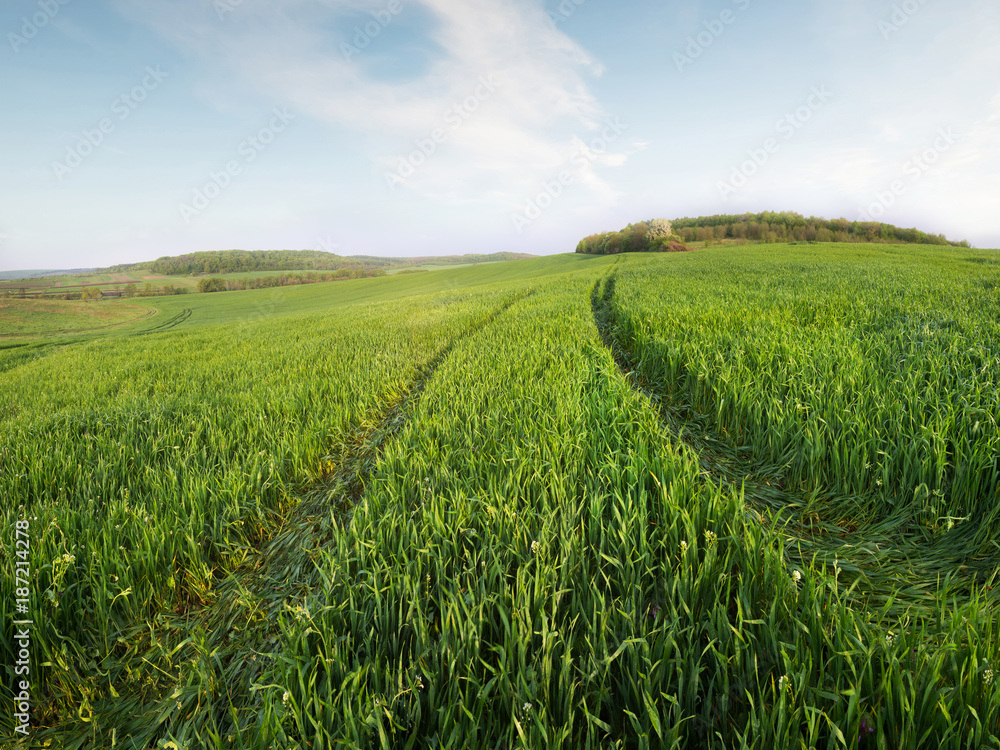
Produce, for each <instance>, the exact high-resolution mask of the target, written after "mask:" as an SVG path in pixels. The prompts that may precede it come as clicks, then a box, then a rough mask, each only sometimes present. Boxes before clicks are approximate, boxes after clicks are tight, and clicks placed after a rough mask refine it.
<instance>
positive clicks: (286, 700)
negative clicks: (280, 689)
mask: <svg viewBox="0 0 1000 750" xmlns="http://www.w3.org/2000/svg"><path fill="white" fill-rule="evenodd" d="M281 702H282V703H288V691H287V690H286V691H285V694H284V695H283V696H281Z"/></svg>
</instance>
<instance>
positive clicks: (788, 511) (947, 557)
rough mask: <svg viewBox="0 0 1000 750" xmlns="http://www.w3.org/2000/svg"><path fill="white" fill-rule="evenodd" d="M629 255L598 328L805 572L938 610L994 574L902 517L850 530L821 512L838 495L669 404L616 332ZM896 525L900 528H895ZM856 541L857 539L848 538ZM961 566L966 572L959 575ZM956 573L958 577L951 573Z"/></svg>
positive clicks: (605, 290) (600, 300) (594, 298)
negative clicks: (816, 567)
mask: <svg viewBox="0 0 1000 750" xmlns="http://www.w3.org/2000/svg"><path fill="white" fill-rule="evenodd" d="M621 260H622V258H617V259H616V261H615V263H614V265H612V267H611V268H610V269H609V270H608V271H607V272H606V273H605V274H604V276H602V277H601V278H600V279H598V280H597V282H596V283H595V284H594V288H593V291H592V293H591V298H590V301H591V310H592V312H593V315H594V323H595V325H596V326H597V331H598V333H599V335H600V337H601V341H602V342H603V343H604V346H605V348H607V349H608V351H609V353H610V354H611V356H612V357H613V358H614V361H615V364H616V365H617V367H618V370H619V372H620V374H621V375H622V377H624V378H625V379H626V380H627V382H628V384H629V386H630V387H631V388H632V389H633V390H634V391H636V392H637V393H640V394H641V395H642V396H644V397H645V398H646V399H647V400H648V401H649V404H650V406H652V407H653V409H654V410H655V411H656V412H657V414H658V415H659V417H660V423H661V424H662V425H663V427H664V428H665V430H666V431H667V433H668V434H669V435H670V437H671V439H672V440H674V441H675V442H678V443H682V444H684V445H685V446H687V447H688V448H689V449H690V450H691V451H692V453H693V455H694V456H695V457H696V460H697V461H698V463H699V467H700V469H701V471H700V474H701V476H702V477H703V479H704V480H705V481H707V482H712V483H714V484H715V485H716V486H718V487H720V488H724V489H730V490H732V491H736V492H742V493H743V496H744V498H745V500H746V514H747V516H748V520H749V521H751V522H752V523H755V524H757V525H763V524H776V526H777V527H778V528H780V529H781V530H782V534H783V535H784V537H785V539H786V542H787V543H786V547H785V554H786V557H788V558H789V562H790V563H792V565H794V566H795V567H798V568H801V569H802V570H805V569H806V568H808V567H809V565H810V564H811V563H812V562H813V560H815V561H816V562H817V563H819V564H821V565H823V566H824V567H826V568H827V569H828V571H830V572H831V573H836V574H837V580H838V582H839V583H840V586H841V589H842V591H852V590H854V589H855V588H856V592H855V593H854V598H855V599H857V600H860V601H862V602H863V603H864V604H866V605H868V606H877V605H879V604H882V603H885V602H886V601H888V600H889V599H890V597H892V598H893V600H894V601H896V602H899V604H898V605H895V604H894V608H895V609H897V610H903V609H906V608H907V606H908V605H916V606H918V607H921V608H923V609H924V611H925V612H932V611H933V608H934V606H935V603H936V594H937V592H938V591H939V590H943V589H947V590H949V592H950V593H955V594H958V595H959V596H962V595H963V594H967V593H968V588H969V584H972V583H975V582H976V580H977V577H978V578H981V579H985V578H988V577H989V575H990V574H991V573H992V571H993V570H994V569H995V568H996V565H997V561H996V560H986V561H977V562H978V564H977V565H975V566H972V565H970V564H969V563H968V562H967V561H966V560H965V558H962V557H957V556H956V547H955V545H954V540H952V543H951V544H950V545H946V544H944V543H942V544H940V545H937V544H933V543H932V544H928V543H927V542H923V541H921V540H913V539H909V538H906V537H905V536H902V535H901V534H900V533H899V531H898V523H894V522H892V521H886V522H880V523H877V524H875V525H873V526H869V527H868V528H861V529H858V528H855V529H845V528H844V527H841V526H837V525H835V524H833V523H830V522H824V521H822V520H821V518H820V513H822V512H823V508H824V504H825V503H827V502H830V501H835V500H837V499H838V498H837V497H836V496H834V495H832V494H825V495H824V494H816V493H813V494H808V493H796V492H794V491H790V490H786V489H784V488H783V487H782V478H781V475H780V470H779V467H769V466H765V465H764V464H762V463H761V462H759V461H755V460H754V459H753V457H752V456H750V455H749V451H746V452H745V453H746V455H741V454H740V453H739V452H737V451H736V450H735V449H734V448H733V447H732V446H731V445H729V444H728V443H727V442H726V441H725V440H723V439H722V438H721V437H720V436H718V435H717V434H715V433H714V432H713V431H712V430H711V429H710V428H709V426H708V424H707V420H705V419H704V417H702V416H701V415H697V414H689V413H687V412H685V411H684V410H682V409H679V408H677V407H675V406H673V405H671V404H669V403H668V402H667V400H666V399H665V398H664V397H663V396H662V395H661V393H660V392H659V391H658V389H657V386H656V384H655V383H651V382H648V381H647V380H645V379H644V378H643V377H642V376H641V375H640V373H639V372H638V367H637V365H636V363H635V362H634V360H633V358H632V355H631V353H630V352H629V351H628V343H627V342H622V341H620V339H619V338H617V337H616V333H617V329H616V326H615V322H614V304H613V300H614V294H615V283H616V275H617V270H618V268H619V267H620V266H619V263H620V262H621ZM893 531H896V533H895V534H893ZM848 539H851V541H848ZM956 571H961V572H962V573H964V576H965V577H964V578H957V577H955V573H956ZM949 576H951V578H949Z"/></svg>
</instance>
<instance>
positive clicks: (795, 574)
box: [792, 570, 802, 586]
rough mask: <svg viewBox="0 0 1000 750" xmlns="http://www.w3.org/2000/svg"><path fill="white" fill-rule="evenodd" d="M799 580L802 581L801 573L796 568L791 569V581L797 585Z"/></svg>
mask: <svg viewBox="0 0 1000 750" xmlns="http://www.w3.org/2000/svg"><path fill="white" fill-rule="evenodd" d="M801 581H802V574H801V573H800V572H799V571H797V570H793V571H792V582H793V583H794V584H795V585H796V586H797V585H798V584H799V582H801Z"/></svg>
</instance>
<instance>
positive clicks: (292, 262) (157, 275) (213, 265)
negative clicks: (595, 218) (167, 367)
mask: <svg viewBox="0 0 1000 750" xmlns="http://www.w3.org/2000/svg"><path fill="white" fill-rule="evenodd" d="M530 257H532V256H528V255H523V254H519V253H490V254H486V255H475V254H469V255H452V256H443V257H437V258H376V257H373V256H367V255H359V256H353V257H350V258H344V257H341V256H339V255H333V254H332V253H323V252H319V251H291V250H276V251H271V250H265V251H255V252H253V253H248V252H246V251H243V250H227V251H222V252H217V253H193V254H191V255H184V256H178V257H176V258H161V259H160V260H158V261H153V262H149V263H132V264H127V265H122V266H114V267H113V268H107V269H101V270H100V271H97V272H94V273H83V274H76V275H73V276H57V275H53V274H47V275H46V276H45V278H29V279H24V278H19V279H17V280H12V281H0V298H3V297H8V298H9V297H16V298H22V299H101V298H102V297H105V298H106V297H127V298H131V297H156V296H169V295H173V294H186V293H187V292H193V291H204V290H203V289H199V285H201V284H202V281H203V276H204V274H209V273H210V274H214V275H215V278H217V279H222V280H224V282H225V285H224V288H223V287H222V286H221V285H220V283H219V282H212V283H213V285H215V286H217V287H218V288H216V289H214V291H227V290H229V291H232V290H243V289H268V288H272V287H278V286H293V285H296V284H313V283H317V282H323V281H343V280H344V279H361V278H370V277H374V276H384V275H386V274H387V273H397V272H399V271H403V270H413V269H416V270H422V269H426V270H437V269H450V268H460V267H463V266H472V265H479V264H483V263H500V262H503V261H509V260H519V259H525V258H530ZM248 267H264V268H271V269H272V270H271V271H266V270H252V271H246V270H240V269H245V268H248ZM206 268H208V269H217V270H209V271H205V270H204V269H206ZM303 268H321V269H332V270H326V271H322V272H316V271H305V272H303V271H300V270H297V269H303ZM224 269H236V270H229V271H227V270H224ZM274 270H281V271H283V272H282V273H278V274H276V273H274ZM167 273H169V274H182V275H171V276H167V275H164V274H167ZM163 281H166V282H167V283H164V284H162V285H161V282H163Z"/></svg>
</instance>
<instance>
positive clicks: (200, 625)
mask: <svg viewBox="0 0 1000 750" xmlns="http://www.w3.org/2000/svg"><path fill="white" fill-rule="evenodd" d="M532 294H534V290H528V291H526V292H522V293H520V294H517V295H515V296H514V297H513V298H512V299H510V300H509V301H508V302H506V303H504V304H502V305H501V306H499V307H498V308H497V309H495V310H494V311H493V312H491V313H489V314H488V315H486V316H485V317H483V318H482V319H481V320H479V321H478V322H476V323H474V324H473V325H471V326H470V327H469V328H468V329H467V330H466V331H464V332H463V333H461V334H460V335H458V336H457V337H455V338H454V339H452V340H451V341H450V342H449V343H448V344H447V345H445V346H444V347H443V348H442V349H441V350H440V351H439V352H438V353H437V354H435V355H434V357H433V358H432V359H431V360H430V361H428V362H427V363H426V364H425V365H423V366H422V367H421V368H420V369H419V370H418V371H417V373H416V376H415V377H414V378H413V380H412V381H411V382H410V383H409V385H408V386H407V388H406V390H405V392H404V393H403V395H402V396H400V397H399V398H398V399H396V400H395V401H394V402H393V403H391V404H388V405H387V406H385V407H384V408H383V409H382V410H381V411H380V412H379V413H378V414H377V415H375V416H374V417H373V420H372V422H370V426H369V427H367V428H366V429H362V430H359V431H358V433H356V434H355V435H353V436H351V437H350V438H349V439H348V440H347V441H346V443H345V445H344V449H343V450H342V451H341V452H340V454H339V456H338V460H337V461H336V462H335V467H334V468H332V469H331V470H330V471H328V472H326V473H325V475H324V476H323V477H322V479H321V480H319V481H315V480H314V481H312V482H311V483H310V485H309V486H307V488H306V489H304V490H303V491H301V493H300V498H301V499H300V500H299V502H298V503H296V504H295V505H294V506H293V507H292V508H291V509H290V510H289V511H288V513H287V516H286V518H285V519H284V521H283V522H282V523H281V525H280V526H279V527H278V529H277V530H276V531H275V532H274V533H273V534H272V535H271V537H270V538H269V539H267V540H266V541H265V542H264V543H263V544H262V545H261V547H260V549H259V550H258V551H256V552H251V553H250V554H249V555H248V556H247V558H246V559H245V560H244V561H243V562H242V563H241V564H240V565H238V566H237V567H236V569H235V570H233V571H231V572H230V574H229V577H228V578H226V579H225V580H223V581H221V582H219V584H218V585H217V587H216V590H215V593H216V597H215V599H214V600H213V601H212V602H210V603H208V604H206V605H204V606H203V607H202V608H200V609H198V610H193V611H191V612H188V613H185V614H184V615H182V616H174V617H173V618H172V619H173V622H172V623H171V625H172V628H173V630H174V631H175V633H174V635H175V637H176V640H177V641H178V643H177V645H176V646H175V647H174V648H173V649H172V650H170V651H169V653H170V654H171V656H172V657H174V658H172V659H171V661H172V662H173V664H175V665H176V664H177V663H179V662H186V663H188V664H189V663H190V662H191V660H192V658H194V659H196V660H198V661H199V664H200V667H201V668H202V669H203V670H204V671H205V672H210V673H211V675H212V677H211V679H210V680H209V682H210V683H211V684H212V685H213V686H214V687H215V690H216V694H215V695H214V696H212V698H211V699H209V702H208V705H207V706H206V705H205V696H204V694H203V693H201V692H190V691H186V690H180V691H175V692H174V693H172V694H169V695H167V696H165V697H164V698H163V699H161V700H154V701H152V702H150V703H146V704H140V705H137V704H136V702H127V705H124V704H125V702H122V703H123V706H122V708H121V709H119V707H118V706H116V707H115V708H114V709H112V710H111V711H109V714H111V713H117V712H118V711H119V710H121V712H122V713H124V714H127V715H128V716H129V717H130V718H132V717H134V716H136V715H138V714H140V713H141V714H145V715H146V716H148V717H149V718H150V721H149V722H148V726H147V727H146V728H145V729H144V730H143V733H142V734H141V735H133V737H132V741H133V742H134V743H137V744H136V746H137V747H147V746H150V745H151V744H152V743H154V742H155V741H156V740H157V739H162V738H163V736H164V734H165V733H166V732H168V731H170V729H171V727H172V726H173V725H174V722H171V720H170V716H171V714H173V713H174V712H175V710H176V713H177V714H179V718H178V719H176V720H175V721H176V723H177V724H178V725H183V724H184V723H185V721H186V718H187V717H190V716H192V715H196V716H198V717H199V718H198V722H199V723H200V724H202V729H204V728H206V727H207V728H212V729H213V731H220V732H222V733H223V736H224V737H225V736H227V735H228V734H233V735H234V736H235V735H239V734H240V733H241V732H242V731H246V730H247V729H248V728H250V727H252V725H253V724H254V722H256V720H257V711H258V709H259V706H260V703H261V699H260V698H259V697H257V695H256V692H255V689H254V686H255V685H256V684H257V683H258V682H259V680H260V679H261V677H262V676H263V675H264V673H265V672H266V670H267V669H269V668H270V666H271V661H272V660H273V659H275V658H277V647H278V645H279V644H280V629H279V625H278V618H279V616H280V615H281V614H282V613H284V612H288V611H289V610H291V611H293V612H294V611H295V609H296V605H295V603H298V606H301V605H302V604H305V603H306V600H307V598H308V596H309V594H310V593H311V592H312V591H314V590H315V589H316V588H317V587H318V586H320V585H321V584H322V577H321V573H320V569H319V567H318V565H317V557H318V556H319V554H320V552H321V551H322V548H323V546H324V545H325V544H326V543H328V542H329V541H330V540H331V539H332V538H333V537H334V535H336V534H338V533H340V532H341V531H342V530H343V527H344V525H346V524H347V523H349V522H350V511H351V509H352V508H353V507H354V505H355V504H356V503H357V502H358V500H359V499H360V498H361V496H362V495H363V493H364V490H365V487H366V486H367V485H368V482H369V480H370V477H371V474H372V472H373V471H374V469H375V468H376V467H377V465H378V461H379V459H380V458H381V457H382V455H383V454H384V452H385V449H386V447H387V446H388V444H389V443H390V441H391V440H392V439H393V438H395V437H396V436H397V435H398V434H399V433H400V432H401V431H402V430H403V429H404V428H405V427H406V425H407V424H408V423H409V420H410V415H411V414H412V413H413V411H414V409H415V408H416V407H417V405H418V404H419V402H420V399H421V397H422V395H423V393H424V390H425V388H426V386H427V384H428V383H429V382H430V380H431V378H433V376H434V373H435V372H436V371H437V369H438V368H439V367H440V366H441V365H442V364H443V363H444V362H445V361H446V360H447V359H448V357H449V356H450V355H451V353H452V351H453V350H454V349H455V347H456V346H457V345H458V344H460V343H461V342H462V341H464V340H466V339H468V338H470V337H471V336H474V335H476V334H477V333H479V332H480V331H482V330H483V329H485V328H487V327H488V326H489V325H490V324H492V323H493V322H494V321H495V320H496V319H497V318H498V317H499V316H500V315H503V314H504V313H505V312H507V311H508V310H509V309H510V308H511V307H513V306H514V305H515V304H517V303H518V302H521V301H523V300H524V299H526V298H527V297H529V296H531V295H532ZM328 458H330V457H328ZM166 652H167V649H163V650H161V653H166ZM174 655H175V656H174ZM175 668H176V667H175ZM204 682H205V680H204V679H202V683H203V684H204ZM234 710H237V711H240V713H241V715H240V716H239V719H238V720H235V721H234V719H233V716H232V712H233V711H234ZM180 717H183V718H180ZM108 718H110V717H109V716H106V717H105V720H106V721H107V719H108ZM107 723H108V725H109V726H110V725H118V726H122V725H123V722H120V721H117V720H113V721H111V722H107ZM119 739H121V738H119Z"/></svg>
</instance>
